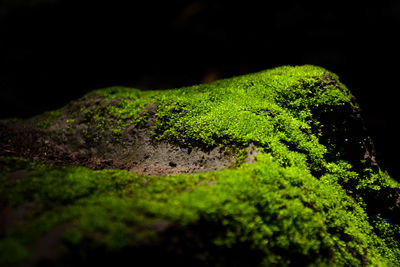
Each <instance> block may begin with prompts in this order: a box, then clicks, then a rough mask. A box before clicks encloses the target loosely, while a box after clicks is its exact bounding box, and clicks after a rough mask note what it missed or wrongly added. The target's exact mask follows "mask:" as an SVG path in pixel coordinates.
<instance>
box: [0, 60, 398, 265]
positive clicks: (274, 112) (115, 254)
mask: <svg viewBox="0 0 400 267" xmlns="http://www.w3.org/2000/svg"><path fill="white" fill-rule="evenodd" d="M0 155H1V156H0V166H1V169H0V265H6V266H7V265H10V266H11V265H24V264H28V265H33V266H36V265H41V264H51V265H55V266H70V265H71V266H76V265H87V264H98V265H110V264H122V263H126V262H128V263H129V264H133V265H135V264H136V265H137V266H156V265H157V266H158V265H159V264H173V265H177V266H270V265H273V266H287V265H295V266H324V265H329V266H332V265H334V266H361V265H370V266H398V265H399V264H400V260H399V259H400V246H399V245H400V242H399V240H400V215H399V212H400V184H399V183H398V182H397V181H395V180H394V179H392V178H391V177H389V176H388V175H387V174H386V173H384V172H383V171H382V170H381V169H380V168H379V165H378V164H377V162H376V160H375V157H374V150H373V144H372V141H371V140H370V138H369V137H368V135H367V133H366V130H365V128H364V127H363V123H362V119H361V116H360V109H359V107H358V105H357V103H356V101H355V99H354V97H353V96H352V95H351V93H350V91H349V90H348V89H347V88H346V87H345V86H344V85H343V84H342V83H340V81H339V79H338V77H337V76H336V75H335V74H333V73H331V72H329V71H327V70H325V69H323V68H320V67H315V66H299V67H290V66H285V67H279V68H275V69H271V70H267V71H262V72H259V73H254V74H249V75H244V76H239V77H234V78H230V79H225V80H220V81H216V82H214V83H210V84H203V85H196V86H191V87H185V88H180V89H172V90H163V91H161V90H159V91H157V90H153V91H140V90H137V89H132V88H125V87H112V88H106V89H101V90H97V91H94V92H91V93H89V94H87V95H85V96H84V97H82V98H81V99H78V100H76V101H73V102H71V103H70V104H68V105H67V106H65V107H63V108H61V109H60V110H57V111H52V112H49V113H46V114H42V115H39V116H36V117H34V118H31V119H28V120H5V121H2V122H1V123H0Z"/></svg>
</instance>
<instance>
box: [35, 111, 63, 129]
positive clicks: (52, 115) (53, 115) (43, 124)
mask: <svg viewBox="0 0 400 267" xmlns="http://www.w3.org/2000/svg"><path fill="white" fill-rule="evenodd" d="M61 111H62V109H58V110H54V111H49V112H46V113H45V114H46V115H47V117H46V119H44V120H41V121H38V122H37V123H36V125H37V126H38V127H40V128H43V129H47V128H49V126H50V125H51V124H52V122H53V121H55V120H56V119H57V118H59V117H60V115H61Z"/></svg>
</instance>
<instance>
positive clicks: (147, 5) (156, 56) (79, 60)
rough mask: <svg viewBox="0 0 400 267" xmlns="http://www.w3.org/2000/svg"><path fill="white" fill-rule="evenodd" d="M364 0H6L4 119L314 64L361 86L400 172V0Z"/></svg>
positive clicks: (386, 156) (0, 46)
mask: <svg viewBox="0 0 400 267" xmlns="http://www.w3.org/2000/svg"><path fill="white" fill-rule="evenodd" d="M357 2H358V1H347V3H346V4H342V3H339V2H337V1H319V2H313V3H311V2H307V1H278V0H277V1H274V2H268V1H218V0H215V1H211V0H197V1H159V2H158V1H118V0H114V1H112V0H110V1H89V0H88V1H85V0H79V1H78V0H0V99H1V100H0V117H3V118H4V117H29V116H32V115H35V114H39V113H41V112H43V111H46V110H50V109H55V108H59V107H61V106H62V105H64V104H65V103H67V102H68V101H70V100H72V99H75V98H77V97H80V96H82V95H83V94H84V93H86V92H88V91H90V90H92V89H97V88H102V87H106V86H111V85H126V86H132V87H137V88H141V89H163V88H173V87H180V86H183V85H192V84H197V83H202V82H208V81H213V80H215V79H218V78H224V77H231V76H234V75H239V74H246V73H250V72H255V71H260V70H263V69H267V68H271V67H276V66H280V65H287V64H289V65H301V64H314V65H320V66H322V67H325V68H327V69H329V70H331V71H333V72H335V73H337V74H338V75H339V76H340V78H341V81H342V82H344V83H345V84H346V85H347V87H348V88H349V89H350V90H352V92H353V93H354V95H355V96H356V97H357V99H358V101H359V103H360V105H361V107H362V109H363V115H364V118H365V120H366V124H367V127H368V129H369V131H370V134H371V136H372V137H373V139H374V141H375V144H376V149H377V152H378V159H380V161H381V164H383V166H384V167H385V168H387V169H388V170H389V172H390V173H391V174H392V175H394V176H396V177H398V176H399V174H400V170H396V169H398V168H397V151H398V150H399V148H400V144H399V140H398V137H397V135H398V130H397V128H398V126H397V122H398V115H399V114H400V113H399V112H398V106H399V104H398V98H399V96H398V94H397V91H400V90H399V89H400V87H399V79H400V76H399V70H400V68H399V59H400V51H399V48H400V46H399V45H400V41H399V33H400V31H399V30H400V1H394V0H393V1H370V2H368V1H363V2H360V3H357ZM260 3H262V4H260Z"/></svg>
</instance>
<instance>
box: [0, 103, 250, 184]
mask: <svg viewBox="0 0 400 267" xmlns="http://www.w3.org/2000/svg"><path fill="white" fill-rule="evenodd" d="M80 101H81V100H80ZM75 105H76V104H75ZM71 106H74V104H71ZM156 108H157V107H156V105H155V104H149V105H147V106H146V109H147V111H148V113H149V118H148V120H147V123H146V125H145V126H144V127H140V128H137V127H133V126H132V127H129V128H127V129H125V130H124V131H123V132H122V134H121V136H120V138H119V140H118V142H115V138H114V137H113V136H112V135H110V134H109V133H107V132H106V133H104V134H102V139H101V142H97V143H93V142H90V141H88V140H87V138H85V136H84V134H83V133H84V132H85V131H86V132H87V130H88V129H89V127H88V125H87V124H85V120H84V119H82V118H79V115H78V118H77V121H78V123H77V124H76V126H75V127H74V128H73V129H71V128H69V127H68V125H67V122H66V120H65V117H64V119H63V118H62V116H61V118H60V119H57V120H56V121H54V122H53V124H52V125H51V126H50V127H49V128H48V129H40V128H38V127H37V126H36V124H35V118H33V119H30V120H25V121H19V122H15V123H10V122H6V121H3V122H0V155H11V156H19V157H24V158H28V159H32V160H35V161H39V162H44V163H52V164H58V165H80V166H86V167H89V168H92V169H105V168H115V169H125V170H129V171H132V172H135V173H140V174H145V175H168V174H177V173H198V172H208V171H216V170H221V169H225V168H228V167H231V166H232V165H233V164H235V163H236V159H237V157H236V155H235V153H233V152H232V151H228V150H225V149H223V148H220V147H216V148H214V149H212V150H209V151H205V150H203V149H201V148H192V149H189V148H183V147H179V146H177V145H174V144H170V143H168V142H165V141H155V140H153V139H152V136H151V133H152V132H153V130H154V126H155V121H156V115H155V114H156ZM64 112H69V111H68V108H67V109H66V110H65V111H64ZM36 121H37V118H36ZM247 150H248V157H247V159H245V162H246V163H251V162H253V161H254V157H255V155H256V151H255V147H253V146H251V147H249V148H248V149H247ZM15 176H16V178H18V177H17V176H19V174H16V175H15Z"/></svg>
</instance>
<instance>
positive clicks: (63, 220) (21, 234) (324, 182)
mask: <svg viewBox="0 0 400 267" xmlns="http://www.w3.org/2000/svg"><path fill="white" fill-rule="evenodd" d="M4 160H6V161H8V162H7V165H8V166H10V165H12V164H14V165H16V166H18V167H17V168H9V169H8V170H7V173H9V172H13V171H15V170H16V169H20V168H21V167H24V168H26V169H27V170H29V174H28V175H26V176H25V177H23V178H22V179H23V180H10V179H8V178H7V174H6V173H4V172H3V173H2V176H1V178H0V183H1V185H2V186H1V188H2V190H1V192H0V193H1V194H0V195H1V201H6V202H7V203H8V205H9V207H11V208H13V207H18V206H20V205H22V204H23V203H27V202H35V203H42V204H43V206H44V208H43V210H42V211H41V212H40V213H36V214H33V215H31V216H32V217H31V218H30V220H29V221H28V222H25V223H24V225H23V227H21V226H20V227H11V228H10V229H8V231H7V232H6V233H5V237H4V238H3V239H1V241H0V246H1V245H6V244H8V243H9V242H11V241H12V242H13V243H14V246H11V248H9V249H12V248H15V249H16V251H13V252H12V253H11V254H9V255H12V256H13V257H15V255H20V257H21V258H20V259H22V260H23V259H25V257H26V255H25V254H24V253H21V252H19V251H21V248H24V250H23V251H29V249H30V248H31V246H32V245H33V244H34V243H35V240H38V239H40V236H41V235H43V234H45V233H46V232H49V231H51V230H52V229H54V228H55V227H56V226H57V225H59V224H66V225H68V230H65V233H64V235H63V239H62V240H61V241H60V246H66V247H68V246H79V245H81V244H82V243H81V242H90V243H94V244H95V245H96V247H98V248H99V249H101V248H105V249H106V250H107V251H108V253H113V251H118V250H119V249H126V248H134V247H138V246H141V245H143V244H147V245H148V244H149V242H150V244H152V243H151V242H154V244H158V242H163V238H166V237H165V236H167V238H168V240H169V241H168V242H169V246H172V248H173V250H172V252H171V253H177V254H178V255H177V256H182V255H181V254H180V253H186V252H189V251H191V250H194V251H195V252H196V253H197V254H198V256H199V257H200V256H201V257H200V258H199V259H201V260H204V261H205V262H207V261H209V260H210V259H213V260H210V262H209V263H210V264H212V263H215V264H227V263H229V262H234V261H235V260H236V259H237V257H238V256H235V255H234V254H231V252H233V251H239V250H240V251H241V253H242V254H239V255H253V256H254V258H252V259H249V261H250V262H252V263H254V264H263V265H271V264H278V265H290V264H294V263H296V264H300V265H307V264H311V263H313V264H315V265H321V264H325V265H335V266H349V265H351V266H359V265H362V264H364V265H377V266H390V265H391V264H398V258H399V256H400V251H399V248H398V244H397V241H396V240H394V239H393V235H396V234H395V232H393V231H396V230H397V228H391V227H393V226H392V225H391V224H390V223H388V222H387V221H382V220H381V221H380V222H379V221H378V222H377V223H376V225H380V226H382V227H380V226H379V229H381V231H383V232H382V233H375V232H374V228H373V225H371V224H370V222H369V219H368V215H367V213H366V212H365V210H364V209H363V207H362V205H360V204H358V203H356V202H355V201H354V200H353V199H352V198H351V197H350V196H349V195H347V194H346V191H345V190H344V189H343V188H342V187H341V186H340V185H339V184H338V183H337V182H336V180H335V179H331V177H330V176H329V175H334V174H333V173H332V174H327V175H326V176H324V177H322V178H321V179H317V178H315V177H313V176H312V175H311V174H310V173H309V172H308V171H307V170H305V169H301V168H299V167H282V166H281V165H280V164H279V162H277V161H276V160H275V159H274V158H273V157H272V156H271V155H270V154H267V153H262V154H259V155H258V157H257V162H256V163H255V164H252V165H247V164H244V165H242V166H241V167H239V168H236V169H227V170H224V171H219V172H213V173H204V174H196V175H175V176H166V177H145V176H141V175H136V174H133V173H129V172H126V171H117V170H104V171H92V170H89V169H86V168H83V167H55V166H46V165H40V164H31V163H29V162H26V161H20V160H18V159H7V158H6V159H4V158H3V159H2V161H3V162H4ZM10 162H13V163H10ZM24 163H25V164H27V166H23V165H24ZM21 181H23V182H21ZM160 220H162V221H163V222H166V223H165V224H166V225H167V226H166V227H167V229H173V228H177V229H179V231H178V233H179V234H177V232H176V231H171V232H169V231H166V232H160V230H157V228H156V227H152V226H151V225H156V224H154V222H157V221H160ZM390 229H391V230H390ZM185 233H186V235H187V234H189V235H192V236H193V238H194V239H193V240H196V242H194V243H192V244H191V245H190V247H189V248H186V247H185V246H186V243H185V242H187V240H185ZM385 238H386V239H385ZM387 239H389V240H390V243H389V244H386V240H387ZM10 240H11V241H10ZM164 242H165V241H164ZM64 253H66V254H65V255H64V257H67V255H68V253H69V252H68V251H64ZM255 255H256V256H255ZM75 256H76V255H75ZM228 256H229V257H231V258H228V259H227V258H225V257H228ZM235 257H236V258H235ZM0 258H2V260H3V261H4V262H7V261H12V260H13V259H12V258H11V259H10V258H8V257H7V255H2V257H0ZM14 260H15V259H14ZM81 260H82V259H81Z"/></svg>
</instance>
